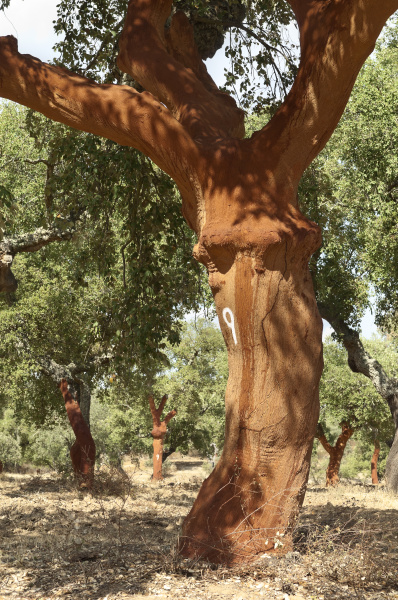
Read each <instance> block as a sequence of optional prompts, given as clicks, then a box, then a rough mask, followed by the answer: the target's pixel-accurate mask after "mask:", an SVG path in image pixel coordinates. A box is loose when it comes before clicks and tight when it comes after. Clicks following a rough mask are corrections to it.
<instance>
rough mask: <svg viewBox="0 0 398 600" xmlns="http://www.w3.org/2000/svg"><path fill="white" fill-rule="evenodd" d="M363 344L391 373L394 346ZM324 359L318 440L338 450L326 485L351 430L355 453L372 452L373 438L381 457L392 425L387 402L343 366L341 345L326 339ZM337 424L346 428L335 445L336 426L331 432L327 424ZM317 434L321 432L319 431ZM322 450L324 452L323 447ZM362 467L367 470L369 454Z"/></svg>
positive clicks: (375, 341) (381, 342)
mask: <svg viewBox="0 0 398 600" xmlns="http://www.w3.org/2000/svg"><path fill="white" fill-rule="evenodd" d="M364 344H365V347H366V348H367V349H369V351H370V352H371V353H372V355H374V356H376V357H377V359H378V360H380V361H382V362H383V364H385V366H386V368H388V369H389V370H391V371H390V372H392V374H394V375H395V372H396V369H397V359H398V355H397V351H396V349H395V347H394V345H393V344H392V343H391V342H389V341H388V340H381V339H373V340H364ZM324 358H325V367H324V372H323V374H322V378H321V384H320V402H321V413H320V424H321V427H322V429H323V430H324V431H323V433H324V438H323V440H320V441H321V442H323V445H324V446H325V445H326V446H328V447H330V449H331V448H333V447H336V452H337V451H338V450H340V453H339V465H338V468H337V469H336V468H334V465H333V464H329V466H328V470H327V485H329V484H334V483H336V482H337V481H338V471H339V468H340V463H341V460H342V457H343V453H344V451H345V447H346V443H347V441H348V439H349V438H350V437H351V435H352V433H353V430H355V440H356V442H357V444H358V450H357V453H358V454H359V455H363V452H364V448H366V449H370V448H372V453H373V448H374V443H375V440H378V441H379V442H381V444H382V447H383V457H384V456H385V455H386V453H387V452H388V444H389V443H390V442H391V439H392V438H393V435H394V425H393V422H392V420H391V414H390V411H389V408H388V405H387V404H386V403H385V402H384V400H383V398H381V396H380V395H379V394H378V393H377V391H376V390H375V389H374V387H373V386H372V384H371V382H369V381H367V380H366V379H364V378H363V377H362V376H361V375H360V374H358V373H353V372H352V371H351V370H350V368H349V366H348V365H347V360H346V351H345V349H344V347H343V346H342V345H341V344H338V343H337V342H335V341H332V340H331V339H328V340H326V341H325V344H324ZM340 423H349V424H350V427H346V434H347V435H345V436H344V435H343V438H342V440H341V441H343V442H344V444H343V446H340V447H337V446H338V443H339V437H340V435H341V434H340V432H339V431H338V429H337V428H336V430H335V431H334V433H333V432H332V431H330V425H333V424H334V425H336V426H337V425H338V424H340ZM318 434H319V435H321V434H322V431H319V432H318ZM343 434H344V432H343ZM317 437H318V435H317ZM318 439H319V438H318ZM325 449H326V450H327V451H328V449H327V448H325ZM329 454H330V452H329ZM331 458H333V457H332V456H331ZM366 469H367V471H368V472H369V473H370V470H371V460H370V457H369V459H368V460H367V465H366Z"/></svg>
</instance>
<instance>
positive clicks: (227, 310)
mask: <svg viewBox="0 0 398 600" xmlns="http://www.w3.org/2000/svg"><path fill="white" fill-rule="evenodd" d="M227 315H228V316H229V317H230V318H229V319H227ZM222 316H223V319H224V321H225V322H226V324H227V325H228V327H229V328H230V330H231V331H232V337H233V338H234V342H235V346H236V344H237V343H238V340H237V339H236V331H235V318H234V315H233V312H232V310H231V309H230V308H224V310H223V311H222Z"/></svg>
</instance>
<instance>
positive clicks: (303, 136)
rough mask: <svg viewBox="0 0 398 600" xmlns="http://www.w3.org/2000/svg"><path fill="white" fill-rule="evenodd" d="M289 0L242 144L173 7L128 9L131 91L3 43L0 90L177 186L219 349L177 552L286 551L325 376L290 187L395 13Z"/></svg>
mask: <svg viewBox="0 0 398 600" xmlns="http://www.w3.org/2000/svg"><path fill="white" fill-rule="evenodd" d="M288 4H290V6H291V7H292V9H293V11H294V13H295V15H296V18H297V22H298V26H299V29H300V46H301V61H300V66H299V69H298V73H297V76H296V80H295V83H294V85H293V87H292V89H291V91H290V92H289V94H288V95H287V97H286V99H285V100H284V102H283V103H282V104H281V106H280V108H279V110H278V111H277V112H276V114H275V115H274V117H273V118H272V119H271V121H270V122H269V123H268V124H267V125H266V126H265V127H264V128H263V129H261V130H260V131H258V132H256V133H255V134H254V135H253V136H252V137H251V138H250V139H243V138H244V114H243V111H241V110H240V109H239V108H238V107H237V106H236V104H235V102H234V100H233V99H232V98H231V97H229V96H228V95H227V94H225V93H223V92H221V91H220V90H219V89H218V88H217V86H216V84H215V83H214V81H213V80H212V79H211V77H210V75H209V74H208V72H207V70H206V67H205V65H204V63H203V62H202V60H201V57H200V55H199V52H198V50H197V48H196V45H195V41H194V34H193V30H192V27H191V25H190V23H189V20H188V19H187V17H186V15H185V14H184V13H183V12H176V13H175V14H173V16H172V18H171V21H170V26H169V27H168V28H167V29H166V28H165V24H166V21H167V20H168V17H169V16H170V13H171V11H172V5H173V2H172V0H130V2H129V5H128V10H127V14H126V19H125V23H124V28H123V32H122V35H121V37H120V40H119V56H118V60H117V63H118V67H119V68H120V69H121V70H122V71H123V72H125V73H127V74H128V75H129V76H131V77H132V78H133V79H134V80H135V81H137V82H138V83H139V84H140V86H141V87H142V88H144V89H145V90H146V91H144V92H141V93H139V92H137V91H135V90H133V89H131V88H130V87H127V86H119V85H109V84H96V83H95V82H93V81H90V80H88V79H86V78H84V77H81V76H79V75H75V74H73V73H71V72H70V71H67V70H65V69H62V68H61V67H58V66H52V65H46V64H44V63H41V62H40V61H39V60H37V59H35V58H33V57H30V56H27V55H25V56H23V55H21V54H19V53H18V49H17V43H16V40H15V39H14V38H12V37H10V36H9V37H5V38H1V39H0V59H1V60H0V95H1V96H3V97H5V98H9V99H10V100H13V101H16V102H19V103H21V104H25V105H27V106H29V107H30V108H33V109H35V110H39V111H40V112H41V113H43V114H45V115H46V116H47V117H49V118H51V119H54V120H57V121H61V122H62V123H65V124H67V125H70V126H72V127H75V128H76V129H80V130H83V131H87V132H91V133H94V134H96V135H101V136H104V137H107V138H109V139H112V140H114V141H115V142H117V143H120V144H123V145H127V146H133V147H135V148H137V149H138V150H141V151H142V152H144V153H145V154H146V155H147V156H149V157H150V158H151V159H152V160H153V161H154V162H155V163H156V164H157V165H158V166H159V167H160V168H161V169H163V170H164V171H165V172H166V173H168V174H169V175H170V176H171V177H172V178H173V179H174V181H175V182H176V184H177V185H178V187H179V190H180V192H181V196H182V211H183V214H184V216H185V218H186V220H187V222H188V224H189V226H190V227H191V228H192V229H193V230H194V231H195V232H196V234H197V237H198V243H197V245H196V247H195V256H196V258H197V259H198V260H200V261H201V262H202V263H204V264H205V265H206V267H207V269H208V272H209V282H210V286H211V289H212V292H213V295H214V298H215V302H216V307H217V313H218V317H219V320H220V325H221V328H222V331H223V335H224V338H225V341H226V344H227V348H228V355H229V381H228V386H227V392H226V409H227V411H226V438H225V439H226V441H225V446H224V450H223V454H222V457H221V459H220V461H219V463H218V464H217V466H216V468H215V469H214V471H213V472H212V474H211V475H210V477H209V478H208V479H207V480H206V481H205V482H204V484H203V487H202V489H201V491H200V492H199V496H198V498H197V500H196V502H195V504H194V506H193V508H192V510H191V512H190V514H189V515H188V517H187V519H186V521H185V524H184V527H183V537H182V541H181V552H182V554H183V555H185V556H188V557H196V556H203V557H207V558H209V559H210V560H213V561H215V562H229V563H233V562H239V561H246V560H250V559H252V558H254V557H255V556H257V555H258V554H259V553H263V552H264V551H267V550H270V551H274V550H280V549H281V548H282V550H284V551H286V550H288V549H289V548H290V545H291V540H290V532H291V529H292V527H293V524H294V521H295V518H296V516H297V512H298V509H299V507H300V505H301V502H302V500H303V495H304V490H305V485H306V482H307V477H308V471H309V460H310V455H311V448H312V443H313V438H314V434H315V429H316V423H317V419H318V402H319V400H318V384H319V378H320V374H321V369H322V348H321V346H322V343H321V330H322V326H321V319H320V317H319V314H318V311H317V307H316V303H315V297H314V293H313V288H312V283H311V280H310V276H309V271H308V260H309V257H310V255H311V253H312V252H314V251H315V250H316V249H317V248H318V247H319V244H320V233H319V229H318V227H317V226H316V225H315V224H314V223H311V222H310V221H308V220H307V219H306V218H305V217H304V216H303V215H302V214H301V213H300V211H299V209H298V202H297V188H298V184H299V181H300V178H301V176H302V174H303V172H304V170H305V169H306V168H307V167H308V165H309V164H310V163H311V161H312V160H313V159H314V158H315V156H316V155H317V154H318V153H319V152H320V150H321V149H322V148H323V147H324V145H325V144H326V142H327V141H328V139H329V137H330V136H331V134H332V132H333V130H334V128H335V127H336V125H337V123H338V121H339V118H340V116H341V114H342V112H343V110H344V107H345V105H346V103H347V100H348V97H349V95H350V92H351V89H352V86H353V84H354V81H355V78H356V75H357V73H358V71H359V69H360V68H361V66H362V64H363V62H364V61H365V59H366V58H367V56H368V55H369V54H370V53H371V52H372V50H373V48H374V44H375V41H376V39H377V37H378V35H379V33H380V31H381V28H382V26H383V25H384V23H385V21H386V20H387V19H388V17H389V16H390V15H391V14H392V13H393V12H394V10H396V9H397V8H398V0H383V2H380V0H351V1H350V2H347V1H346V0H330V1H328V2H325V1H324V0H312V1H311V2H310V1H309V0H288ZM158 439H160V438H158ZM276 538H278V539H276ZM281 538H282V540H283V541H281ZM282 544H283V545H282Z"/></svg>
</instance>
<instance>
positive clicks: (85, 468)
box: [59, 379, 95, 487]
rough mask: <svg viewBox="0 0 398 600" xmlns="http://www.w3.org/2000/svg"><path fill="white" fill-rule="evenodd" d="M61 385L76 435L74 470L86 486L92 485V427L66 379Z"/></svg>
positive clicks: (72, 449)
mask: <svg viewBox="0 0 398 600" xmlns="http://www.w3.org/2000/svg"><path fill="white" fill-rule="evenodd" d="M59 387H60V389H61V393H62V395H63V397H64V400H65V408H66V412H67V415H68V418H69V422H70V424H71V426H72V429H73V433H74V434H75V436H76V441H75V443H74V444H73V446H72V448H71V449H70V457H71V459H72V464H73V470H74V472H75V475H76V476H77V477H78V478H79V479H81V480H82V484H83V485H84V486H85V487H91V486H92V483H93V478H94V464H95V443H94V440H93V438H92V435H91V433H90V428H89V426H88V425H87V423H86V422H85V420H84V418H83V415H82V411H81V410H80V406H79V403H78V402H77V400H75V398H74V397H73V396H72V394H71V392H70V391H69V386H68V382H67V381H66V379H62V380H61V383H60V384H59Z"/></svg>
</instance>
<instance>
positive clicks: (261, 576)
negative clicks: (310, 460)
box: [0, 461, 398, 600]
mask: <svg viewBox="0 0 398 600" xmlns="http://www.w3.org/2000/svg"><path fill="white" fill-rule="evenodd" d="M180 462H181V463H182V464H180V465H179V468H178V470H177V471H175V472H174V473H172V474H171V475H170V476H169V477H167V478H166V480H165V482H164V483H161V484H152V483H150V481H149V477H150V474H149V470H148V469H141V470H137V466H136V465H135V466H134V467H133V466H132V467H131V469H130V468H128V465H127V466H126V465H125V470H126V471H127V475H126V474H124V473H122V472H119V471H113V472H112V471H109V470H103V471H102V472H101V473H100V474H99V476H98V477H97V480H96V483H95V487H94V489H93V492H92V493H88V492H86V491H82V490H79V489H77V488H76V486H75V484H74V483H73V481H71V480H62V479H60V478H58V477H56V476H55V475H53V474H44V475H40V476H32V475H7V474H3V475H1V476H0V489H1V492H0V599H1V600H6V599H7V600H10V599H11V598H12V599H15V600H17V599H18V598H20V599H21V600H28V599H35V600H39V599H47V598H48V599H51V600H54V599H55V598H59V597H61V598H66V599H73V600H80V599H85V600H86V599H87V600H104V599H105V598H106V599H107V600H116V598H118V599H119V598H124V599H131V600H132V599H134V600H139V599H140V598H146V599H152V598H167V599H171V598H173V599H174V598H178V599H180V598H181V599H188V598H195V599H214V600H215V599H216V598H217V599H220V598H225V599H226V598H228V599H230V598H231V599H234V600H238V599H239V598H242V599H243V600H255V599H260V598H262V599H264V598H265V599H267V600H273V599H276V600H287V599H288V600H335V599H336V600H340V599H341V600H342V599H344V600H346V599H355V600H370V599H372V600H381V599H383V598H389V599H398V576H397V568H396V567H397V564H398V563H397V559H398V551H397V548H398V518H397V517H398V499H397V497H394V496H392V495H390V494H388V493H387V492H386V491H385V490H383V489H382V488H374V487H371V486H368V487H367V486H353V485H351V486H345V485H341V486H340V487H339V488H337V489H332V490H326V489H324V488H321V487H313V488H312V489H310V490H309V492H308V493H307V496H306V502H305V506H304V510H303V513H302V516H301V519H300V523H299V525H298V527H297V529H296V532H295V551H294V552H292V553H289V554H288V555H287V556H285V557H284V558H276V557H264V558H262V559H261V560H259V561H258V562H256V563H255V564H252V565H250V566H248V567H240V568H235V569H226V568H222V567H214V566H212V565H209V564H206V563H199V562H197V563H195V562H190V561H186V560H182V559H181V558H180V557H179V556H178V555H177V553H176V551H175V546H176V540H177V538H178V535H179V530H180V525H181V522H182V519H183V518H184V516H185V515H186V514H187V512H188V511H189V508H190V506H191V504H192V501H193V499H194V497H195V496H196V494H197V490H198V488H199V485H200V480H201V479H203V477H204V472H203V470H202V468H201V467H202V465H201V461H197V466H195V464H193V463H194V461H191V462H190V463H189V461H186V462H184V461H180ZM184 467H185V468H184Z"/></svg>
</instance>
